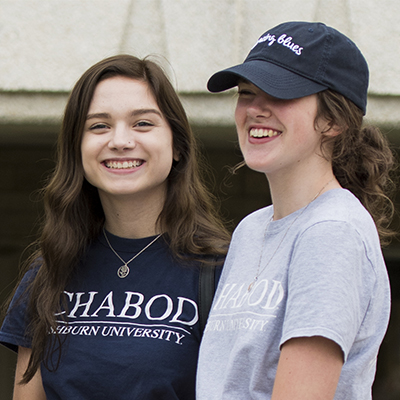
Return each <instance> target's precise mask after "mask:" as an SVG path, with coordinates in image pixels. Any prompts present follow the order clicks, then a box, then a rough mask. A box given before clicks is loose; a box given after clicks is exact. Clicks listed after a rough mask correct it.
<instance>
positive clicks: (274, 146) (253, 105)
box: [235, 82, 322, 177]
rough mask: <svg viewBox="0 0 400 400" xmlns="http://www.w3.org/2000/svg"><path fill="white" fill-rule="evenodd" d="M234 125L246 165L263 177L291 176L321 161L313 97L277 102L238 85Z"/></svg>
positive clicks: (258, 91)
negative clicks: (282, 174)
mask: <svg viewBox="0 0 400 400" xmlns="http://www.w3.org/2000/svg"><path fill="white" fill-rule="evenodd" d="M238 86H239V89H238V92H239V98H238V101H237V106H236V111H235V121H236V127H237V132H238V138H239V144H240V148H241V151H242V153H243V156H244V159H245V161H246V164H247V165H248V166H249V167H250V168H251V169H253V170H255V171H259V172H263V173H265V174H267V176H268V177H269V176H272V175H273V174H276V173H289V174H293V172H294V171H295V170H296V171H297V172H298V171H299V170H302V169H303V170H304V172H307V167H308V166H310V165H315V163H316V162H318V161H319V160H320V159H321V156H320V154H321V152H320V146H321V140H322V135H321V132H320V131H317V130H316V128H315V126H314V121H315V117H316V114H317V96H316V95H311V96H307V97H302V98H300V99H293V100H280V99H277V98H274V97H271V96H269V95H268V94H266V93H265V92H263V91H262V90H260V89H259V88H257V87H256V86H254V85H253V84H251V83H247V82H241V83H239V85H238Z"/></svg>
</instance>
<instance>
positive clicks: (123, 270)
mask: <svg viewBox="0 0 400 400" xmlns="http://www.w3.org/2000/svg"><path fill="white" fill-rule="evenodd" d="M103 234H104V237H105V239H106V241H107V244H108V247H110V249H111V250H112V251H113V253H114V254H115V255H116V256H117V257H118V258H119V259H120V260H121V261H122V262H123V264H124V265H121V266H120V267H119V268H118V270H117V275H118V276H119V277H120V278H126V277H127V276H128V274H129V267H128V264H129V263H130V262H132V261H133V260H134V259H135V258H136V257H138V256H140V254H142V253H143V252H144V251H145V250H146V249H148V248H149V247H150V246H151V245H152V244H153V243H154V242H155V241H156V240H157V239H158V238H159V237H160V236H161V235H162V233H160V234H159V235H158V236H157V237H156V238H155V239H153V240H152V241H151V242H150V243H149V244H148V245H146V246H145V247H143V249H142V250H140V251H139V253H137V254H135V255H134V256H133V257H132V258H131V259H130V260H129V261H126V262H125V261H124V259H123V258H122V257H121V256H120V255H119V254H118V253H117V252H116V251H115V250H114V248H113V247H112V246H111V243H110V241H109V240H108V237H107V235H106V230H105V229H104V227H103Z"/></svg>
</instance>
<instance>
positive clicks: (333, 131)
mask: <svg viewBox="0 0 400 400" xmlns="http://www.w3.org/2000/svg"><path fill="white" fill-rule="evenodd" d="M343 130H344V129H343V128H339V127H338V126H337V125H333V126H331V127H329V128H327V129H326V130H325V131H323V133H324V135H325V136H329V137H335V136H337V135H340V134H341V133H342V132H343Z"/></svg>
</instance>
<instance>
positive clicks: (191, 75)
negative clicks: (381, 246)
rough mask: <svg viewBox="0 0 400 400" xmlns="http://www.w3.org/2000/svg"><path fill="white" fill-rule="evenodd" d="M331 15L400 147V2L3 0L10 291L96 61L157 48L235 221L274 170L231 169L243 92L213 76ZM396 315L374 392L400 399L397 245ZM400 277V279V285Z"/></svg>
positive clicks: (3, 354) (1, 258)
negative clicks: (257, 47)
mask: <svg viewBox="0 0 400 400" xmlns="http://www.w3.org/2000/svg"><path fill="white" fill-rule="evenodd" d="M288 20H308V21H321V22H325V23H326V24H328V25H331V26H333V27H335V28H337V29H339V30H340V31H342V32H343V33H345V34H347V35H348V36H349V37H350V38H352V39H353V40H354V41H355V42H356V43H357V45H358V46H359V47H360V49H361V51H362V52H363V54H364V55H365V57H366V59H367V61H368V63H369V66H370V72H371V78H370V89H369V99H368V109H367V115H366V117H367V120H368V121H369V122H371V123H374V124H377V125H379V126H380V127H381V128H382V130H384V132H386V133H387V134H388V136H389V138H390V140H391V141H392V142H393V144H394V145H399V144H400V79H399V78H400V51H399V46H400V2H399V1H398V0H381V1H376V0H308V1H307V2H305V1H301V0H283V1H280V2H276V1H272V0H263V1H261V0H218V1H215V0H196V1H193V0H63V1H59V0H0V157H1V161H2V166H3V168H4V170H3V173H2V174H0V218H1V222H2V223H1V224H0V272H1V274H0V276H1V278H0V300H1V301H4V299H5V298H6V296H7V295H8V294H9V293H10V291H11V289H12V286H13V282H14V279H15V277H16V275H17V270H18V262H19V259H20V255H21V252H22V250H23V249H24V247H25V246H26V245H27V244H28V243H29V242H31V241H32V239H33V238H34V234H35V229H36V225H35V221H36V220H37V217H38V215H40V212H41V206H40V203H38V202H37V201H36V198H37V196H36V195H35V191H36V190H37V189H38V188H40V187H41V185H42V184H43V181H44V179H45V177H46V176H47V174H48V172H49V171H50V170H51V168H52V167H53V165H54V164H53V161H52V158H53V150H54V143H55V138H56V134H57V132H58V129H59V125H60V121H61V118H62V113H63V109H64V106H65V103H66V100H67V97H68V92H69V91H70V89H71V88H72V86H73V85H74V83H75V82H76V80H77V79H78V78H79V77H80V75H81V74H82V73H83V72H84V71H85V70H86V69H87V68H88V67H89V66H91V65H92V64H94V63H95V62H97V61H99V60H101V59H103V58H105V57H108V56H111V55H115V54H119V53H129V54H134V55H137V56H139V57H144V56H147V55H149V54H151V55H152V56H153V57H155V58H156V59H157V60H158V61H159V62H160V63H161V64H162V65H163V66H164V68H165V69H166V71H167V72H168V73H169V76H170V77H171V79H172V81H173V83H174V85H175V87H176V88H177V90H178V92H179V94H180V96H181V99H182V101H183V103H184V105H185V108H186V110H187V112H188V115H189V118H190V121H191V123H192V125H193V127H194V131H195V133H196V135H197V136H198V138H199V141H200V142H201V143H202V145H203V150H204V153H205V154H206V157H208V161H209V163H210V165H211V169H212V172H213V174H214V175H215V176H216V179H215V181H213V180H212V179H210V185H212V189H213V191H214V192H215V193H216V194H217V195H218V196H219V197H220V199H221V200H222V211H223V213H224V215H225V216H226V218H227V219H228V220H231V221H232V224H231V226H232V228H233V227H234V226H235V224H236V223H237V222H238V221H239V220H240V219H241V218H242V217H243V216H244V215H246V214H247V213H248V212H250V211H252V210H254V209H257V208H259V207H262V206H264V205H266V204H268V203H269V195H268V188H267V184H266V181H265V177H263V176H262V175H261V174H256V173H253V172H252V171H249V170H241V171H240V172H239V174H238V175H236V176H234V177H232V176H230V174H229V173H228V171H227V169H226V168H225V167H226V166H227V165H231V166H232V165H234V164H236V163H237V162H238V161H240V154H239V151H238V150H237V147H236V145H235V130H234V126H233V108H234V101H235V100H234V97H233V96H232V93H231V92H227V93H223V94H218V95H215V94H210V93H208V92H207V90H206V82H207V80H208V78H209V77H210V75H211V74H212V73H214V72H215V71H217V70H219V69H223V68H226V67H229V66H232V65H234V64H236V63H240V62H242V61H243V59H244V58H245V56H246V54H247V52H248V50H249V48H250V47H252V45H253V44H254V43H255V42H256V40H257V39H258V37H259V36H260V35H261V34H262V33H264V32H265V31H266V30H267V29H268V28H269V27H272V26H274V25H276V24H278V23H280V22H284V21H288ZM385 256H386V259H387V262H388V267H389V272H390V274H391V278H392V290H393V313H392V322H391V326H390V329H389V332H388V335H387V338H386V339H385V340H386V341H385V343H384V345H383V347H382V352H381V355H380V360H379V368H378V378H377V385H376V388H375V397H374V399H377V400H379V399H385V400H391V399H398V398H400V383H399V382H400V380H399V379H398V376H399V373H400V345H399V343H400V311H399V310H400V306H399V303H400V294H399V284H400V277H399V273H398V272H397V270H398V265H399V262H400V250H399V246H398V243H397V242H395V243H394V244H393V245H392V246H391V247H390V248H389V249H387V250H386V251H385ZM398 282H399V283H398ZM14 363H15V356H14V355H12V354H11V353H10V352H8V351H7V350H5V349H3V348H0V400H3V399H8V398H11V394H10V393H11V387H12V375H13V368H14Z"/></svg>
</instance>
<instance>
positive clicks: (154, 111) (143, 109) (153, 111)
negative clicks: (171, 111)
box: [86, 108, 163, 120]
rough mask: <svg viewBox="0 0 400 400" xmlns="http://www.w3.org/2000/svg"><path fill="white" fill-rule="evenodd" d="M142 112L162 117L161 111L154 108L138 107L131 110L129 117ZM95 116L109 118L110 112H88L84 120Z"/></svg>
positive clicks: (142, 113)
mask: <svg viewBox="0 0 400 400" xmlns="http://www.w3.org/2000/svg"><path fill="white" fill-rule="evenodd" d="M144 114H156V115H158V116H159V117H161V118H163V115H162V114H161V112H160V111H158V110H156V109H155V108H140V109H137V110H133V111H132V112H131V114H130V115H131V117H137V116H139V115H144ZM95 118H105V119H111V114H109V113H94V114H88V115H87V116H86V120H89V119H95Z"/></svg>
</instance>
